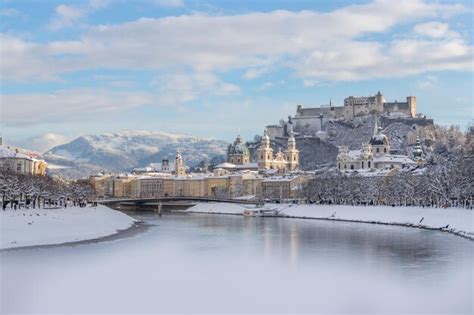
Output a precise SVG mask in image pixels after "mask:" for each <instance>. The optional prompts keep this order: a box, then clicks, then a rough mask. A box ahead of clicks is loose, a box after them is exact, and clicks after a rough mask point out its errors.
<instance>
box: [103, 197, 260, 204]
mask: <svg viewBox="0 0 474 315" xmlns="http://www.w3.org/2000/svg"><path fill="white" fill-rule="evenodd" d="M96 201H97V202H98V203H100V204H110V203H120V202H137V203H143V202H160V201H161V202H167V201H201V202H227V203H238V204H258V201H256V200H242V199H230V198H213V197H185V196H183V197H155V198H112V199H98V200H96Z"/></svg>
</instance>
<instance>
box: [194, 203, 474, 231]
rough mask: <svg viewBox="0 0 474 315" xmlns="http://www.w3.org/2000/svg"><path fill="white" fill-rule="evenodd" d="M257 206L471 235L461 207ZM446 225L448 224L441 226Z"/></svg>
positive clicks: (203, 207)
mask: <svg viewBox="0 0 474 315" xmlns="http://www.w3.org/2000/svg"><path fill="white" fill-rule="evenodd" d="M250 208H254V206H252V205H242V204H225V203H201V204H198V205H196V206H194V207H192V208H190V209H188V211H190V212H197V213H220V214H240V215H242V214H243V211H244V210H245V209H250ZM259 209H274V210H278V211H280V212H279V214H280V215H282V216H286V217H293V218H311V219H325V220H344V221H354V222H367V223H380V224H394V225H407V226H415V227H422V228H429V229H441V228H443V231H448V232H451V233H455V234H458V235H461V236H464V237H468V238H471V239H474V215H473V211H472V210H467V209H461V208H447V209H439V208H421V207H388V206H343V205H294V204H266V205H264V206H263V207H262V208H259ZM422 219H423V220H422ZM420 221H421V223H420ZM446 226H448V227H447V228H445V227H446Z"/></svg>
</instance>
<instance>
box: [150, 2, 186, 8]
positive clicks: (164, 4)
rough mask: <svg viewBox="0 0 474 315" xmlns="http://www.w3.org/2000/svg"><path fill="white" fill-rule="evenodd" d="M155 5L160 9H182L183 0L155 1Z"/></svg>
mask: <svg viewBox="0 0 474 315" xmlns="http://www.w3.org/2000/svg"><path fill="white" fill-rule="evenodd" d="M155 3H156V4H157V5H159V6H160V7H165V8H182V7H184V1H183V0H155Z"/></svg>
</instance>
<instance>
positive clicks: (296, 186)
mask: <svg viewBox="0 0 474 315" xmlns="http://www.w3.org/2000/svg"><path fill="white" fill-rule="evenodd" d="M298 165H299V151H298V150H297V149H296V141H295V138H294V137H293V135H290V137H289V138H288V146H287V148H286V149H285V150H284V151H281V150H280V151H279V152H277V153H276V154H274V153H273V149H272V147H271V145H270V138H269V136H268V134H267V132H266V130H265V132H264V134H263V137H262V141H261V143H260V146H259V148H258V160H257V162H252V161H251V157H250V151H249V149H248V148H247V146H246V145H245V143H244V141H243V139H242V137H241V136H240V135H238V136H237V138H236V140H235V141H234V143H232V144H230V145H229V147H228V150H227V162H225V163H221V164H219V165H216V166H215V167H214V169H213V171H212V173H197V174H186V172H185V170H186V166H185V164H184V161H183V158H182V156H181V154H179V153H177V154H176V158H175V163H174V165H172V166H171V167H170V164H169V161H168V159H163V161H162V162H161V164H160V163H156V165H150V166H148V167H146V168H144V169H136V170H135V171H134V172H133V173H132V174H123V175H111V174H109V175H106V174H98V175H97V176H93V177H91V182H92V184H93V186H94V188H95V190H96V192H97V195H98V196H99V197H117V198H123V197H125V198H126V197H131V198H155V197H177V196H186V197H213V198H239V197H245V198H257V199H258V198H261V199H288V198H298V197H299V194H300V191H301V187H302V184H303V183H304V182H305V181H306V180H307V179H308V178H310V175H308V174H305V173H303V172H299V171H298Z"/></svg>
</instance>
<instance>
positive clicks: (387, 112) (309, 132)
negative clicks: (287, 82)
mask: <svg viewBox="0 0 474 315" xmlns="http://www.w3.org/2000/svg"><path fill="white" fill-rule="evenodd" d="M370 114H373V115H376V116H378V117H381V122H382V124H383V127H384V128H385V127H386V126H387V125H388V124H390V123H392V122H395V121H401V122H403V123H406V124H409V125H413V124H417V125H427V124H433V120H432V119H427V118H426V117H424V116H421V115H419V114H417V112H416V97H415V96H407V97H406V101H405V102H397V101H394V102H387V101H386V99H385V97H384V95H383V94H382V93H381V92H380V91H378V93H377V94H376V95H375V96H349V97H346V98H345V99H344V105H343V106H333V104H332V102H331V101H330V102H329V104H328V105H321V106H320V107H314V108H304V107H303V106H302V105H297V107H296V114H295V115H294V116H293V117H291V116H289V117H288V122H285V121H280V124H279V125H270V126H267V130H268V133H269V136H270V138H271V139H275V138H277V137H287V136H288V134H289V132H290V131H294V132H295V133H296V134H297V135H304V136H318V133H320V134H322V132H323V131H325V130H326V125H327V124H328V122H330V121H334V120H340V121H351V120H353V119H354V118H356V117H360V116H366V115H370Z"/></svg>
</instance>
